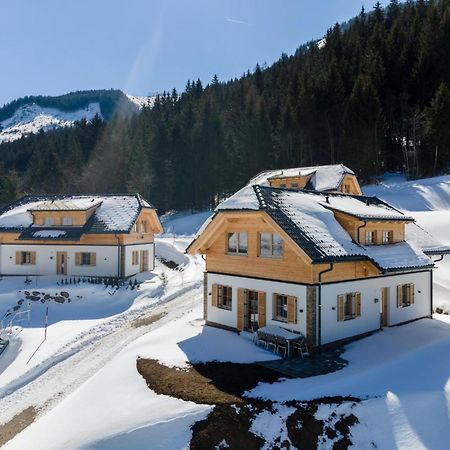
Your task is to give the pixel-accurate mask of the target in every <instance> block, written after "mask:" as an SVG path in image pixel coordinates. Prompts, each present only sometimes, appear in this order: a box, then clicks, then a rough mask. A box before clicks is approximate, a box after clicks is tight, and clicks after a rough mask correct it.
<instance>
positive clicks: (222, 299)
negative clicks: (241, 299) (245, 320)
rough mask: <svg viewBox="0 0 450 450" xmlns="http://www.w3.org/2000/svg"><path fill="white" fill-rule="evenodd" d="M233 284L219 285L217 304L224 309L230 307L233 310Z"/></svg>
mask: <svg viewBox="0 0 450 450" xmlns="http://www.w3.org/2000/svg"><path fill="white" fill-rule="evenodd" d="M232 292H233V290H232V288H231V286H221V285H219V286H217V306H218V307H219V308H222V309H228V310H230V311H231V305H232V304H233V296H232Z"/></svg>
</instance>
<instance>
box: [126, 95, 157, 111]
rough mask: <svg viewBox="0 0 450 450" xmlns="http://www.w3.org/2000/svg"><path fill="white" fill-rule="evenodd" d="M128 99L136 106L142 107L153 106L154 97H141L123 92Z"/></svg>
mask: <svg viewBox="0 0 450 450" xmlns="http://www.w3.org/2000/svg"><path fill="white" fill-rule="evenodd" d="M125 95H126V96H127V98H128V100H130V102H133V103H134V104H135V105H136V106H137V107H138V108H143V107H144V106H148V107H151V106H153V103H154V102H155V97H150V96H148V97H143V96H139V95H131V94H125Z"/></svg>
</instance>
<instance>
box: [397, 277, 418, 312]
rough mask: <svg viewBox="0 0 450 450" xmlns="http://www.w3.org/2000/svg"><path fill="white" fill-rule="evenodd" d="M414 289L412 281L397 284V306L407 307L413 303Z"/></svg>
mask: <svg viewBox="0 0 450 450" xmlns="http://www.w3.org/2000/svg"><path fill="white" fill-rule="evenodd" d="M398 288H400V289H401V294H402V298H401V302H400V301H399V299H398V294H399V291H398ZM415 289H416V287H415V284H414V283H403V284H399V285H398V286H397V308H408V307H409V306H412V305H414V295H415ZM405 294H406V295H405Z"/></svg>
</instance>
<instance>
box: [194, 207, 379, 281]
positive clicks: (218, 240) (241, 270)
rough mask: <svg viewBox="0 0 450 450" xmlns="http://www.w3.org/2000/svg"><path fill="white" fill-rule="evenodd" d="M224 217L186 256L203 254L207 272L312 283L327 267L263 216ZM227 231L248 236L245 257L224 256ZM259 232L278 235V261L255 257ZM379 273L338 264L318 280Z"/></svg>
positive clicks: (371, 267)
mask: <svg viewBox="0 0 450 450" xmlns="http://www.w3.org/2000/svg"><path fill="white" fill-rule="evenodd" d="M227 214H228V213H221V214H219V215H218V216H216V218H215V219H214V220H213V222H216V221H217V222H216V224H214V223H211V224H210V227H211V228H210V229H209V230H206V231H207V233H206V232H205V233H204V235H202V236H201V237H200V238H199V240H198V241H199V242H197V243H196V246H193V247H192V248H191V249H190V250H189V251H190V253H193V252H195V251H198V252H200V253H202V254H205V255H206V270H207V271H208V272H217V273H226V274H230V275H241V276H247V277H256V278H263V279H270V280H280V281H290V282H296V283H305V284H312V283H317V282H318V280H319V272H320V271H322V270H324V269H327V268H328V267H329V264H314V265H313V264H311V260H310V259H309V258H308V257H307V256H306V254H305V253H304V252H303V251H302V250H301V249H299V248H298V246H296V244H295V243H293V241H292V240H290V238H289V237H288V236H287V235H286V234H285V233H284V232H283V231H282V230H281V229H280V228H279V227H278V225H277V224H275V223H274V222H273V220H272V219H271V218H270V217H269V216H268V215H267V214H266V213H264V212H259V211H258V212H242V213H231V215H230V216H228V217H229V220H225V218H226V217H227ZM220 216H223V217H222V218H220ZM266 216H267V217H266ZM280 230H281V231H280ZM230 232H241V233H245V232H247V233H248V253H247V255H239V254H235V255H229V254H227V247H226V236H227V234H228V233H230ZM263 232H269V233H278V234H279V235H280V236H281V237H282V238H283V246H284V255H283V257H282V258H264V257H259V256H258V241H259V237H258V236H259V233H263ZM379 274H380V272H379V270H378V269H377V268H376V267H375V266H374V265H373V264H372V263H370V262H366V261H354V262H342V263H336V264H334V268H333V270H332V271H331V272H328V273H326V274H324V275H323V277H322V281H324V282H326V281H341V280H353V279H356V278H364V277H368V276H376V275H379Z"/></svg>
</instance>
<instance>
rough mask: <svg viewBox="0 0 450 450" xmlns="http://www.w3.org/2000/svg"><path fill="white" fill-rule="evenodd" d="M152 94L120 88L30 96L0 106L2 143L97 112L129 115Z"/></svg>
mask: <svg viewBox="0 0 450 450" xmlns="http://www.w3.org/2000/svg"><path fill="white" fill-rule="evenodd" d="M148 104H150V99H149V97H138V96H133V95H128V94H124V93H123V92H122V91H119V90H109V91H107V90H97V91H78V92H71V93H69V94H65V95H60V96H56V97H49V96H27V97H23V98H20V99H17V100H14V101H12V102H11V103H8V104H7V105H4V106H3V107H1V108H0V143H2V142H11V141H15V140H18V139H21V138H22V137H26V136H28V135H30V134H36V133H38V132H39V131H41V130H42V131H49V130H54V129H57V128H62V127H67V126H72V125H74V123H75V122H78V121H81V120H86V121H90V120H92V119H93V118H94V117H95V116H96V115H98V116H99V117H100V118H101V119H104V120H111V118H112V117H113V115H114V114H118V115H120V116H122V117H129V116H130V115H131V114H134V113H137V112H138V111H139V110H140V109H141V108H142V106H145V105H148Z"/></svg>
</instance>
